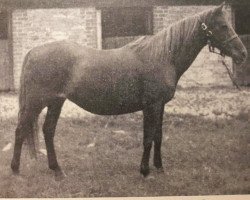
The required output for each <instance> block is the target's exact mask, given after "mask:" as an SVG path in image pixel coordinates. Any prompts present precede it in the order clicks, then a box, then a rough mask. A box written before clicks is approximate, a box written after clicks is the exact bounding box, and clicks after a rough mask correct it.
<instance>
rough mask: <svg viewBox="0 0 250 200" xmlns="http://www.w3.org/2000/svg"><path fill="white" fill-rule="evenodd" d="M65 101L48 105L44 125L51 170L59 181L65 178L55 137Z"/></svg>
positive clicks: (56, 101)
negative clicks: (58, 160) (58, 159)
mask: <svg viewBox="0 0 250 200" xmlns="http://www.w3.org/2000/svg"><path fill="white" fill-rule="evenodd" d="M64 101H65V100H64V99H63V100H62V99H58V100H55V101H53V102H52V103H50V104H49V105H48V111H47V115H46V118H45V122H44V124H43V133H44V139H45V144H46V149H47V156H48V164H49V168H50V169H52V170H54V172H55V177H56V179H58V180H59V179H61V178H63V175H64V174H63V173H62V171H61V168H60V166H59V165H58V162H57V158H56V153H55V147H54V135H55V130H56V125H57V121H58V118H59V116H60V113H61V109H62V106H63V103H64Z"/></svg>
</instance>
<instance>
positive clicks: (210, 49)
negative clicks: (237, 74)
mask: <svg viewBox="0 0 250 200" xmlns="http://www.w3.org/2000/svg"><path fill="white" fill-rule="evenodd" d="M201 29H202V30H203V31H204V32H205V35H206V37H207V38H206V39H207V44H208V49H209V51H210V52H212V53H215V54H219V55H221V56H222V57H225V54H224V53H223V50H220V53H218V52H216V51H215V47H214V46H213V45H212V42H211V39H212V36H213V32H212V31H211V30H209V29H208V27H207V25H206V24H205V23H204V22H202V23H201ZM238 37H239V36H238V35H237V34H236V33H235V34H234V35H232V36H231V37H230V38H228V39H226V40H224V41H223V42H222V44H221V46H222V47H223V48H225V47H226V45H227V44H228V43H229V42H231V41H232V40H234V39H236V38H238ZM222 64H223V65H224V66H225V68H226V69H227V73H228V75H229V77H230V79H231V81H232V83H233V84H234V85H235V86H236V88H237V89H238V90H241V89H240V87H239V85H238V84H237V82H236V81H235V80H234V78H233V75H232V72H231V71H230V69H229V67H228V66H227V64H226V63H225V61H223V60H222Z"/></svg>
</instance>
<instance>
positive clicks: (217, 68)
mask: <svg viewBox="0 0 250 200" xmlns="http://www.w3.org/2000/svg"><path fill="white" fill-rule="evenodd" d="M213 7H214V6H158V7H154V15H153V16H154V17H153V21H154V33H157V32H158V31H159V30H161V29H163V28H164V27H167V26H169V25H170V24H172V23H174V22H176V21H177V20H180V19H182V18H184V17H188V16H192V15H194V14H197V13H199V12H202V11H204V10H206V9H209V8H213ZM227 11H228V14H229V15H228V18H229V20H230V21H231V22H232V21H233V19H232V11H231V8H230V7H228V8H227ZM220 59H222V58H221V56H219V55H216V54H212V53H210V52H209V51H208V48H207V46H206V47H204V49H203V50H202V51H201V53H200V54H199V55H198V57H197V58H196V59H195V61H194V62H193V64H192V66H191V67H190V68H189V69H188V70H187V72H185V73H184V75H183V76H182V78H181V79H180V81H179V84H178V85H179V86H181V87H184V88H186V87H196V86H199V87H201V86H202V87H203V86H204V87H211V86H231V85H232V83H231V80H230V78H229V77H228V75H227V72H226V69H225V68H224V66H223V65H222V64H221V62H220ZM226 61H227V63H228V64H229V66H231V69H232V61H231V59H230V58H227V59H226Z"/></svg>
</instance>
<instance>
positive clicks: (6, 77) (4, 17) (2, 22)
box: [0, 10, 13, 91]
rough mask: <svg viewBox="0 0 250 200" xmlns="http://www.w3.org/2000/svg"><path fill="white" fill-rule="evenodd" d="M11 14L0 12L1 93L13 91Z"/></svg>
mask: <svg viewBox="0 0 250 200" xmlns="http://www.w3.org/2000/svg"><path fill="white" fill-rule="evenodd" d="M9 23H10V14H9V13H8V12H7V11H4V10H0V91H8V90H10V89H12V85H13V83H12V81H13V77H12V75H13V72H12V67H11V62H10V55H11V51H10V38H11V37H10V35H11V34H10V31H9V30H10V25H9Z"/></svg>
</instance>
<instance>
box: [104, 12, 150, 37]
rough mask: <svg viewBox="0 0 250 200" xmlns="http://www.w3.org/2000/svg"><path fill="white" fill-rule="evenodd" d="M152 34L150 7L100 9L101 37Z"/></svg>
mask: <svg viewBox="0 0 250 200" xmlns="http://www.w3.org/2000/svg"><path fill="white" fill-rule="evenodd" d="M150 34H152V8H108V9H103V10H102V37H103V38H107V37H124V36H138V35H150Z"/></svg>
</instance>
